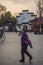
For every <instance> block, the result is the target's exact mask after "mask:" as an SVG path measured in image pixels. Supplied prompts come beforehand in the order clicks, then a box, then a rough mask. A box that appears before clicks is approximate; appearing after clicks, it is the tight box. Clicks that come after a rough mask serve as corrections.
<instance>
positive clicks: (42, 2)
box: [37, 0, 43, 32]
mask: <svg viewBox="0 0 43 65" xmlns="http://www.w3.org/2000/svg"><path fill="white" fill-rule="evenodd" d="M37 8H38V10H37V13H38V15H39V22H40V32H41V18H42V17H43V0H38V3H37Z"/></svg>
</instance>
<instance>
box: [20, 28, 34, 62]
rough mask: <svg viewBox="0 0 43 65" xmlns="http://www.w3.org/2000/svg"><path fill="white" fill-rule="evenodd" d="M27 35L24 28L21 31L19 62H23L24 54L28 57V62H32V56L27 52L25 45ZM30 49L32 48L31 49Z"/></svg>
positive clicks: (26, 44)
mask: <svg viewBox="0 0 43 65" xmlns="http://www.w3.org/2000/svg"><path fill="white" fill-rule="evenodd" d="M27 39H28V35H27V33H26V30H25V28H22V30H21V57H22V59H21V60H19V62H24V61H25V54H26V55H27V56H28V57H29V61H31V60H32V58H33V57H32V55H31V54H30V53H29V52H28V51H27V47H28V43H27ZM31 48H32V47H31Z"/></svg>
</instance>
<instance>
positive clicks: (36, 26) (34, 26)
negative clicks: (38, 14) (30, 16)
mask: <svg viewBox="0 0 43 65" xmlns="http://www.w3.org/2000/svg"><path fill="white" fill-rule="evenodd" d="M40 25H41V31H43V17H42V18H41V21H40V20H39V18H36V19H35V20H32V21H31V30H32V31H35V30H40Z"/></svg>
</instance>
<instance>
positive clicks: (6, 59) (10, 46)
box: [0, 32, 43, 65]
mask: <svg viewBox="0 0 43 65" xmlns="http://www.w3.org/2000/svg"><path fill="white" fill-rule="evenodd" d="M5 34H6V40H5V42H4V43H0V65H43V35H34V33H28V35H29V37H30V39H31V40H32V44H33V49H30V47H29V46H28V51H29V52H30V53H31V54H32V55H33V60H32V63H29V58H28V57H27V56H26V57H25V58H26V59H25V63H24V64H23V63H19V62H18V61H19V60H20V59H21V54H20V50H21V45H20V36H19V35H18V33H17V34H16V33H14V32H9V33H8V32H7V33H5Z"/></svg>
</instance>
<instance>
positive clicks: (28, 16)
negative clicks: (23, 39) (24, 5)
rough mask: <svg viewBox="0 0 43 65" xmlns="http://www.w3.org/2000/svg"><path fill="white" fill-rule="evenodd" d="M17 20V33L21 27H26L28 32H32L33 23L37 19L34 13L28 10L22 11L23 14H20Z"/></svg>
mask: <svg viewBox="0 0 43 65" xmlns="http://www.w3.org/2000/svg"><path fill="white" fill-rule="evenodd" d="M16 19H17V31H20V29H21V27H23V26H25V27H26V30H28V31H30V30H31V21H32V20H34V19H36V15H34V13H32V12H29V11H28V10H22V13H19V16H16Z"/></svg>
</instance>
